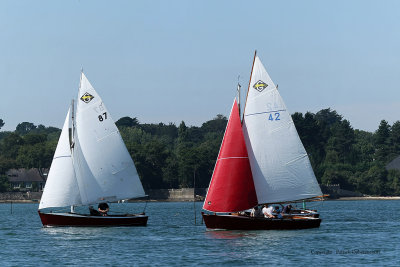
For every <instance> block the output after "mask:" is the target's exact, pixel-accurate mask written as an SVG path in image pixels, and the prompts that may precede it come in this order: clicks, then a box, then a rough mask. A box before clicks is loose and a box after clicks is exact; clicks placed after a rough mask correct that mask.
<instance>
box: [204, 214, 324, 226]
mask: <svg viewBox="0 0 400 267" xmlns="http://www.w3.org/2000/svg"><path fill="white" fill-rule="evenodd" d="M202 215H203V219H204V223H205V224H206V227H207V228H209V229H225V230H294V229H308V228H317V227H319V225H320V224H321V219H320V218H313V217H300V216H299V217H294V218H287V219H286V218H285V219H266V218H263V217H261V218H254V217H248V216H240V215H216V214H205V213H202Z"/></svg>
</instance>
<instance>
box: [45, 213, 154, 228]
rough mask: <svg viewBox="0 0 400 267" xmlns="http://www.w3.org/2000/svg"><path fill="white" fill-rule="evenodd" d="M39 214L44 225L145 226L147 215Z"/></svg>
mask: <svg viewBox="0 0 400 267" xmlns="http://www.w3.org/2000/svg"><path fill="white" fill-rule="evenodd" d="M39 216H40V219H41V221H42V224H43V226H44V227H59V226H81V227H102V226H103V227H110V226H146V225H147V219H148V216H146V215H144V213H143V214H137V215H133V214H126V215H121V216H113V215H111V216H90V215H85V214H76V213H41V212H40V211H39Z"/></svg>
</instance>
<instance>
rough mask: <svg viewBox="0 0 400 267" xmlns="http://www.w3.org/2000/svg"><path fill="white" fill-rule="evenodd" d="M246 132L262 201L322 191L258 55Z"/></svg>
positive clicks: (259, 200) (289, 198) (249, 98)
mask: <svg viewBox="0 0 400 267" xmlns="http://www.w3.org/2000/svg"><path fill="white" fill-rule="evenodd" d="M243 132H244V138H245V142H246V147H247V151H248V154H249V159H250V165H251V170H252V173H253V179H254V185H255V189H256V193H257V199H258V203H260V204H262V203H272V202H284V201H293V200H299V199H306V198H310V197H315V196H319V195H321V194H322V193H321V190H320V188H319V186H318V182H317V180H316V178H315V175H314V172H313V170H312V167H311V164H310V161H309V159H308V156H307V153H306V151H305V149H304V147H303V144H302V143H301V140H300V138H299V136H298V134H297V131H296V128H295V126H294V124H293V120H292V118H291V116H290V113H289V111H288V110H287V108H286V106H285V103H284V102H283V100H282V98H281V96H280V94H279V92H278V90H277V88H276V86H275V84H274V83H273V82H272V80H271V78H270V77H269V75H268V73H267V71H266V70H265V68H264V66H263V65H262V63H261V61H260V59H259V58H258V57H255V60H254V66H253V72H252V75H251V79H250V86H249V91H248V95H247V101H246V106H245V111H244V120H243Z"/></svg>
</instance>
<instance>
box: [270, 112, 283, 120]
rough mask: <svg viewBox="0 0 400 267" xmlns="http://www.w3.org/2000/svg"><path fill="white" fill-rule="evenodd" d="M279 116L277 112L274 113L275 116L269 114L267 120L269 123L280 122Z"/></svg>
mask: <svg viewBox="0 0 400 267" xmlns="http://www.w3.org/2000/svg"><path fill="white" fill-rule="evenodd" d="M280 115H281V114H280V113H279V112H275V114H272V113H270V114H269V117H268V120H269V121H280V120H281V119H280V118H279V116H280Z"/></svg>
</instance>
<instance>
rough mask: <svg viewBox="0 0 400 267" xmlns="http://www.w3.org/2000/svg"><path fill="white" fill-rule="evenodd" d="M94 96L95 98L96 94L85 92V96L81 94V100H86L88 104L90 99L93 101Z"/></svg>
mask: <svg viewBox="0 0 400 267" xmlns="http://www.w3.org/2000/svg"><path fill="white" fill-rule="evenodd" d="M93 98H94V96H92V95H91V94H89V93H85V94H84V95H83V96H81V100H82V101H83V102H85V103H86V104H87V103H89V102H90V101H92V99H93Z"/></svg>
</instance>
